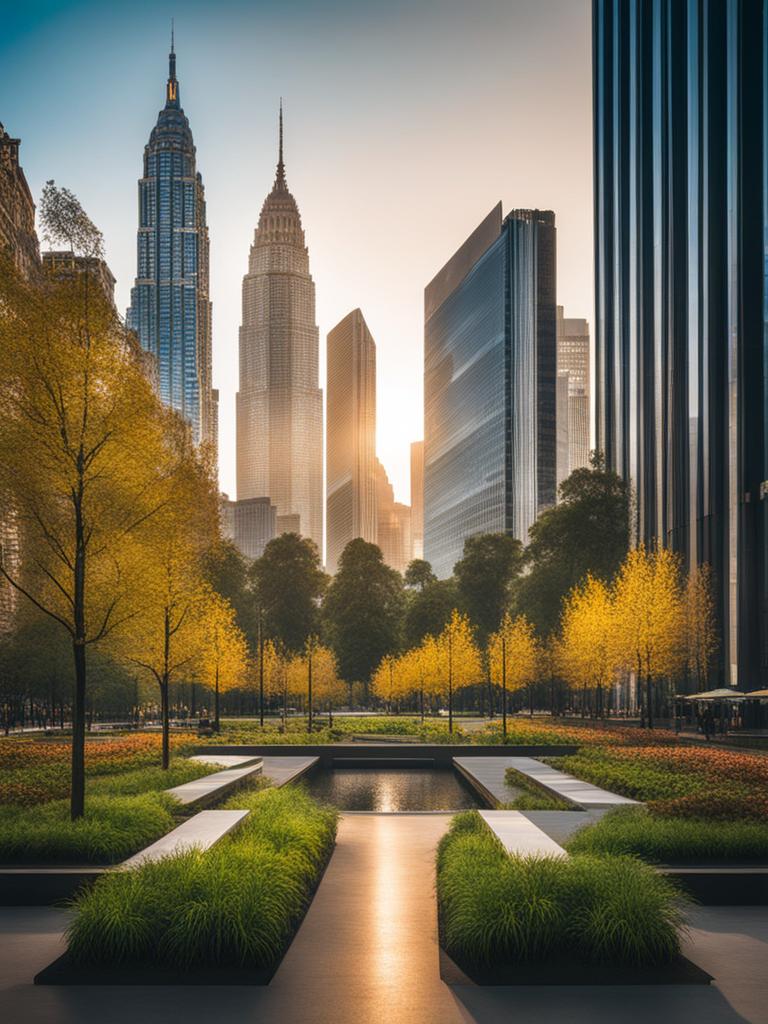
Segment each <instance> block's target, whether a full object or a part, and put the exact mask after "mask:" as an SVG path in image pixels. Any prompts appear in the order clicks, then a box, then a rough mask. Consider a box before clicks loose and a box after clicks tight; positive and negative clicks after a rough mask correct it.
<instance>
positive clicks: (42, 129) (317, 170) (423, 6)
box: [0, 0, 593, 502]
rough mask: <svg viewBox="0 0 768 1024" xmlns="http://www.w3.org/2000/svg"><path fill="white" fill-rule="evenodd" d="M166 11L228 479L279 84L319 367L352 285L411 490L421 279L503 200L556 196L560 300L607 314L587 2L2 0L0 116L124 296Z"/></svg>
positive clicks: (530, 202) (158, 86) (385, 415)
mask: <svg viewBox="0 0 768 1024" xmlns="http://www.w3.org/2000/svg"><path fill="white" fill-rule="evenodd" d="M171 18H174V20H175V31H176V54H177V74H178V78H179V81H180V92H181V101H182V106H183V108H184V111H185V113H186V114H187V117H188V118H189V121H190V126H191V128H192V132H193V135H194V139H195V144H196V147H197V166H198V170H199V171H200V172H201V173H202V175H203V181H204V184H205V191H206V199H207V207H208V225H209V230H210V238H211V297H212V300H213V361H214V364H213V375H214V385H215V386H216V387H218V388H219V391H220V395H221V398H220V451H219V466H220V483H221V487H222V489H223V490H225V491H227V492H228V493H229V494H230V495H231V496H234V494H235V416H234V408H235V392H236V391H237V358H238V357H237V338H238V327H239V324H240V307H241V287H242V277H243V274H244V273H245V272H246V270H247V263H248V250H249V247H250V244H251V241H252V239H253V231H254V228H255V226H256V223H257V221H258V216H259V211H260V209H261V204H262V202H263V201H264V198H265V196H266V195H267V193H268V192H269V191H270V189H271V186H272V182H273V180H274V173H275V163H276V160H277V109H278V102H279V98H280V96H282V97H283V105H284V111H285V162H286V171H287V179H288V185H289V188H290V189H291V191H292V192H293V194H294V196H295V197H296V200H297V202H298V205H299V209H300V211H301V215H302V221H303V226H304V230H305V233H306V240H307V245H308V247H309V258H310V270H311V273H312V276H313V278H314V280H315V283H316V290H317V323H318V326H319V328H320V367H321V380H320V384H321V386H322V387H324V384H325V381H324V377H325V370H324V367H325V336H326V334H327V333H328V331H329V330H330V329H331V328H332V327H333V326H334V325H335V324H336V323H337V322H338V321H339V320H340V319H341V318H342V317H344V316H345V315H346V314H347V313H348V312H349V311H350V310H352V309H354V308H355V307H358V306H359V307H360V308H361V309H362V311H363V315H364V316H365V318H366V321H367V323H368V326H369V328H370V329H371V332H372V334H373V336H374V338H375V340H376V345H377V363H378V367H377V368H378V377H377V404H378V424H377V448H378V454H379V456H380V458H381V460H382V462H383V463H384V465H385V467H386V469H387V471H388V473H389V475H390V478H391V480H392V483H393V484H394V487H395V493H396V497H397V498H398V499H399V500H401V501H406V502H407V501H408V500H409V493H410V481H409V473H410V470H409V445H410V442H411V441H413V440H418V439H420V438H421V437H423V384H422V381H423V301H424V299H423V296H424V286H425V285H426V284H427V283H428V282H429V281H430V280H431V278H432V277H433V276H434V275H435V273H436V272H437V271H438V270H439V269H440V268H441V267H442V266H443V264H444V263H445V262H446V261H447V260H448V259H449V258H450V256H451V255H452V254H453V252H454V251H455V250H456V249H457V248H458V246H459V245H460V244H461V243H462V241H463V240H464V239H465V238H466V236H467V235H468V234H469V233H470V232H471V231H472V229H473V228H474V227H475V226H476V225H477V224H478V223H479V222H480V220H481V219H482V218H483V217H484V216H485V215H486V214H487V213H488V211H489V210H490V209H491V208H492V207H493V206H494V205H495V204H496V203H497V202H498V201H499V200H501V201H502V204H503V208H504V211H505V212H506V211H507V210H510V209H512V208H515V207H539V208H542V209H552V210H554V211H555V214H556V217H557V246H558V260H557V263H558V268H557V274H558V281H557V286H558V302H559V303H560V304H561V305H563V306H564V308H565V315H566V316H572V317H586V318H587V319H588V320H589V321H590V324H591V321H592V319H593V273H592V123H591V122H592V119H591V44H590V2H589V0H472V2H471V3H470V2H468V0H377V2H366V0H277V2H253V0H252V2H249V3H246V2H242V0H217V2H215V3H214V2H208V3H201V2H197V0H184V3H183V4H173V3H170V4H167V3H164V2H148V0H132V2H128V0H110V2H108V3H104V2H103V0H100V2H98V3H96V2H93V0H82V2H70V3H64V2H62V0H45V2H44V0H21V2H19V0H12V2H11V0H0V26H2V29H1V30H0V121H1V122H3V123H4V125H5V127H6V129H7V131H8V132H9V133H10V134H11V135H13V136H16V137H20V138H21V140H22V146H21V154H20V155H21V162H22V165H23V167H24V171H25V174H26V176H27V180H28V181H29V184H30V188H31V189H32V193H33V195H34V196H35V197H36V198H37V197H39V195H40V191H41V189H42V186H43V185H44V183H45V181H46V180H48V179H50V178H53V179H54V180H55V181H56V182H57V184H59V185H63V186H66V187H68V188H70V189H72V190H73V191H74V192H75V193H76V194H77V195H78V197H79V198H80V200H81V202H82V204H83V206H84V207H85V209H86V211H87V212H88V214H89V215H90V217H91V219H92V220H93V221H94V222H95V223H96V224H97V225H98V226H99V227H100V229H101V230H102V231H103V233H104V236H105V244H106V253H107V261H108V263H109V266H110V268H111V270H112V272H113V273H114V274H115V277H116V278H117V286H116V298H117V305H118V309H119V310H120V311H121V312H124V311H125V308H126V307H127V305H128V301H129V292H130V288H131V284H132V283H133V278H134V276H135V273H136V225H137V212H138V198H137V192H138V190H137V180H138V178H139V177H140V175H141V173H142V155H143V150H144V146H145V144H146V142H147V140H148V137H149V133H150V131H151V129H152V126H153V125H154V123H155V121H156V118H157V113H158V111H159V109H160V107H161V106H162V105H163V102H164V90H165V81H166V78H167V74H168V59H167V54H168V49H169V36H170V22H171Z"/></svg>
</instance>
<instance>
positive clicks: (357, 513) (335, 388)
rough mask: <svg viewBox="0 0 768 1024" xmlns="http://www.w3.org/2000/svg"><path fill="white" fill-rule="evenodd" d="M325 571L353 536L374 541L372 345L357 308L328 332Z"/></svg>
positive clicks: (373, 371) (374, 350)
mask: <svg viewBox="0 0 768 1024" xmlns="http://www.w3.org/2000/svg"><path fill="white" fill-rule="evenodd" d="M325 416H326V424H325V437H326V440H325V465H326V485H325V486H326V526H325V530H326V559H325V560H326V569H327V571H328V572H330V573H334V572H336V566H337V565H338V561H339V558H340V557H341V553H342V551H343V550H344V548H345V547H346V546H347V544H348V543H349V542H350V541H351V540H354V539H355V537H362V539H363V540H367V541H370V542H371V543H373V544H375V543H376V343H375V342H374V340H373V336H372V335H371V332H370V331H369V330H368V325H367V324H366V322H365V319H364V317H363V314H362V313H361V312H360V310H359V309H355V310H353V311H352V312H351V313H349V314H348V315H347V316H345V317H344V319H343V320H342V321H341V322H340V323H338V324H337V325H336V326H335V327H334V328H333V330H332V331H330V333H329V334H328V371H327V385H326V411H325Z"/></svg>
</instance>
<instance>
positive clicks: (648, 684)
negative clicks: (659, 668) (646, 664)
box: [645, 672, 653, 729]
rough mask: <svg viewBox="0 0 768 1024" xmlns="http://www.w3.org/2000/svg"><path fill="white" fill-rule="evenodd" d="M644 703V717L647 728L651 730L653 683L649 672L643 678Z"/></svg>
mask: <svg viewBox="0 0 768 1024" xmlns="http://www.w3.org/2000/svg"><path fill="white" fill-rule="evenodd" d="M645 703H646V706H647V711H646V716H647V723H648V728H649V729H652V728H653V682H652V681H651V674H650V672H649V673H648V674H647V675H646V677H645Z"/></svg>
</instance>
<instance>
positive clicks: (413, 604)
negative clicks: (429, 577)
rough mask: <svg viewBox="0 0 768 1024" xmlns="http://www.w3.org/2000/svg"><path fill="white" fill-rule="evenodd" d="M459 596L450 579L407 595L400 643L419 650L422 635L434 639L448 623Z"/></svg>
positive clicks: (432, 583) (439, 581)
mask: <svg viewBox="0 0 768 1024" xmlns="http://www.w3.org/2000/svg"><path fill="white" fill-rule="evenodd" d="M458 603H459V594H458V590H457V589H456V583H455V581H454V580H453V579H449V580H437V579H436V580H433V581H432V582H429V583H427V584H426V585H425V586H424V587H423V588H422V589H421V590H412V591H410V592H409V593H407V594H406V605H405V616H404V619H403V642H404V644H405V646H406V647H409V648H410V647H418V645H419V644H420V643H421V642H422V640H423V639H424V637H425V636H437V635H438V634H439V633H441V632H442V631H443V628H444V627H445V625H446V623H447V622H449V621H450V618H451V613H452V612H453V609H454V608H456V606H457V605H458Z"/></svg>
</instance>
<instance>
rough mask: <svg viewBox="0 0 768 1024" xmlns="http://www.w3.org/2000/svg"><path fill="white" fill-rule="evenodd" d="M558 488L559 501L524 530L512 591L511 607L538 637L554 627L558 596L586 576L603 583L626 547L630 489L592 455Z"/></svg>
mask: <svg viewBox="0 0 768 1024" xmlns="http://www.w3.org/2000/svg"><path fill="white" fill-rule="evenodd" d="M590 461H591V467H590V468H584V469H576V470H574V471H573V473H571V475H570V476H569V477H568V478H567V480H564V481H563V483H562V484H561V485H560V501H559V504H557V505H555V506H554V507H553V508H550V509H547V510H546V511H545V512H543V513H542V514H541V515H540V516H539V518H538V519H537V520H536V522H535V523H534V524H533V526H532V527H531V529H530V532H529V537H530V541H529V544H528V547H527V548H526V551H525V562H526V565H527V566H528V569H529V571H528V573H527V574H526V575H525V576H523V577H522V578H521V579H520V581H519V582H518V584H517V586H516V588H515V605H516V607H517V608H518V610H519V611H520V612H524V613H525V614H526V615H527V616H528V618H529V619H531V621H532V622H533V623H534V625H535V626H536V628H537V631H538V633H539V635H540V636H548V635H549V634H550V633H552V632H553V630H555V629H556V628H557V625H558V622H559V619H560V610H561V605H562V601H563V598H564V597H565V596H566V595H567V594H569V593H570V592H571V591H572V590H573V588H574V587H577V586H579V584H581V583H582V582H583V581H584V580H585V579H586V577H587V576H588V575H591V576H593V577H594V578H595V579H598V580H602V581H604V582H609V581H610V580H611V579H613V577H614V576H615V574H616V572H617V571H618V569H619V566H620V565H621V563H622V561H623V560H624V556H625V555H626V553H627V550H628V548H629V505H630V487H629V485H628V484H627V483H626V482H625V481H624V480H622V478H621V477H620V476H619V475H618V474H617V473H613V472H611V471H610V470H607V469H606V468H605V462H604V460H603V458H602V456H601V455H599V454H598V453H593V455H592V458H591V460H590Z"/></svg>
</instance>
